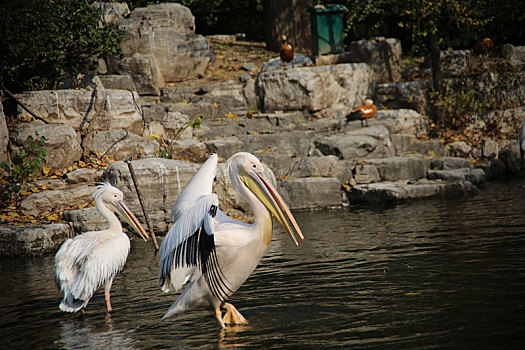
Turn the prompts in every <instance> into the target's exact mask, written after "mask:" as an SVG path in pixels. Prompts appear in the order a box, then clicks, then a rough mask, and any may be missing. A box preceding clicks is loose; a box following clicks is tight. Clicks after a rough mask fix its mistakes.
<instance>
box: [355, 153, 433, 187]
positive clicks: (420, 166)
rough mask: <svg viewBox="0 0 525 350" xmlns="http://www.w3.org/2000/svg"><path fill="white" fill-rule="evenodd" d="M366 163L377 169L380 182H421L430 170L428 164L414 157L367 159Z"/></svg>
mask: <svg viewBox="0 0 525 350" xmlns="http://www.w3.org/2000/svg"><path fill="white" fill-rule="evenodd" d="M364 162H365V164H370V165H373V166H374V167H375V168H376V169H377V171H378V173H379V179H380V180H379V181H398V180H419V179H421V178H424V177H426V175H427V170H428V165H427V162H426V161H425V160H424V159H422V158H419V157H414V156H406V157H389V158H382V159H367V160H366V161H364ZM356 167H357V166H356ZM356 181H357V180H356Z"/></svg>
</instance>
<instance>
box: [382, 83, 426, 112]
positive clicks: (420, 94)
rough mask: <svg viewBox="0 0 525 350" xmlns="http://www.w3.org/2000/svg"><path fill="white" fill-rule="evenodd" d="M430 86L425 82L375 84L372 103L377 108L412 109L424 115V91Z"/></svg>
mask: <svg viewBox="0 0 525 350" xmlns="http://www.w3.org/2000/svg"><path fill="white" fill-rule="evenodd" d="M431 86H432V82H429V81H427V80H423V81H407V82H395V83H383V84H377V86H376V92H375V96H376V97H375V99H374V103H375V105H376V106H377V107H379V108H389V109H413V110H416V111H418V112H419V113H422V114H424V113H425V109H426V106H427V96H426V91H427V89H428V88H430V87H431Z"/></svg>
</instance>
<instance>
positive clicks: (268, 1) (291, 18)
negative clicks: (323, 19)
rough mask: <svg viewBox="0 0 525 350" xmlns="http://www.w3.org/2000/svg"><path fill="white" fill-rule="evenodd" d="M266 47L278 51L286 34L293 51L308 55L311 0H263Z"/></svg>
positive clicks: (309, 49)
mask: <svg viewBox="0 0 525 350" xmlns="http://www.w3.org/2000/svg"><path fill="white" fill-rule="evenodd" d="M263 6H264V17H265V18H264V19H265V26H264V38H265V41H266V48H267V49H268V50H272V51H279V49H280V47H281V36H282V35H286V37H287V39H288V43H289V44H290V45H292V46H293V47H294V51H295V52H300V53H302V54H304V55H310V54H311V52H312V50H311V48H310V36H311V35H310V13H309V12H308V8H309V7H311V6H312V0H264V2H263Z"/></svg>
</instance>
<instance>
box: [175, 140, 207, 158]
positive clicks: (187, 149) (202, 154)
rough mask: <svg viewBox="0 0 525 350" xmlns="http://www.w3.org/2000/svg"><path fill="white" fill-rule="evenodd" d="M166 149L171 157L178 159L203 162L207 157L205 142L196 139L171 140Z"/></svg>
mask: <svg viewBox="0 0 525 350" xmlns="http://www.w3.org/2000/svg"><path fill="white" fill-rule="evenodd" d="M168 149H169V151H170V152H171V155H172V156H173V157H177V158H179V159H180V158H185V159H189V160H192V161H194V162H195V161H197V162H204V161H205V160H206V159H207V158H206V144H205V143H203V142H200V141H197V140H193V139H187V140H173V141H171V142H170V144H169V147H168Z"/></svg>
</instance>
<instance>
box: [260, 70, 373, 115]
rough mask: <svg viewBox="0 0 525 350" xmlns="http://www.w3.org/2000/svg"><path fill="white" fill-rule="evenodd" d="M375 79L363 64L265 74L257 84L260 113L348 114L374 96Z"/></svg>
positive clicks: (276, 71)
mask: <svg viewBox="0 0 525 350" xmlns="http://www.w3.org/2000/svg"><path fill="white" fill-rule="evenodd" d="M373 82H374V77H373V73H372V70H371V69H370V67H369V66H368V65H366V64H364V63H355V64H339V65H333V66H321V67H305V68H289V69H285V70H274V71H265V72H262V73H260V74H259V76H258V78H257V81H256V83H255V91H256V94H257V99H258V106H259V109H260V110H261V111H264V112H272V111H279V110H281V111H293V110H307V111H310V112H315V113H320V114H323V113H324V114H331V113H335V112H337V111H339V113H340V114H341V115H343V114H344V113H345V112H348V111H349V110H350V109H351V106H356V105H358V104H360V103H362V101H363V100H364V99H366V98H367V97H369V96H371V94H372V87H373Z"/></svg>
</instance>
